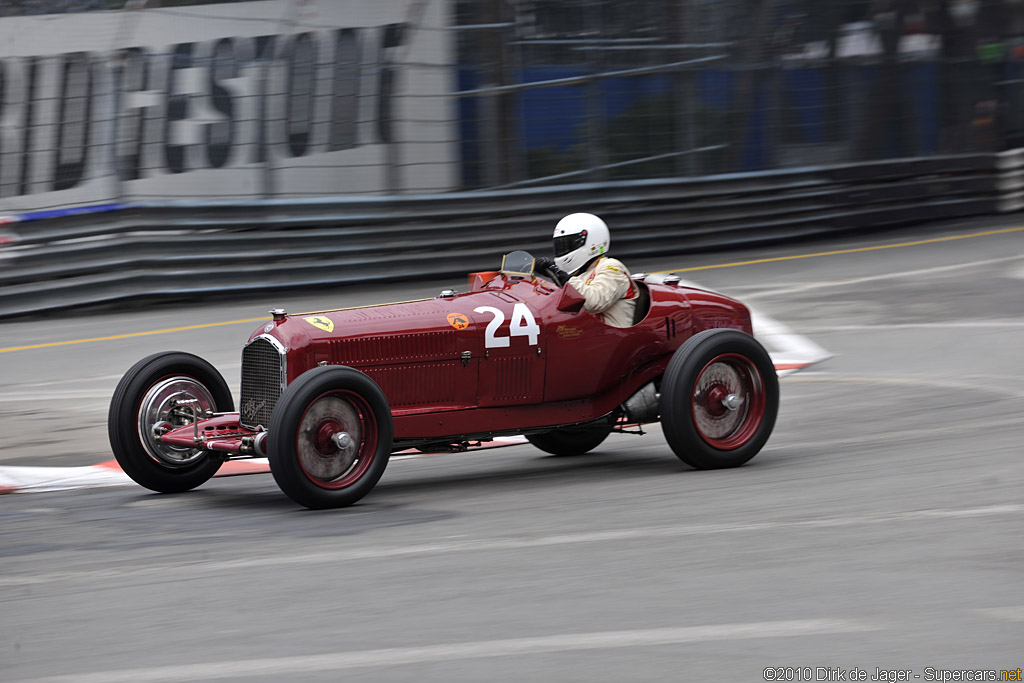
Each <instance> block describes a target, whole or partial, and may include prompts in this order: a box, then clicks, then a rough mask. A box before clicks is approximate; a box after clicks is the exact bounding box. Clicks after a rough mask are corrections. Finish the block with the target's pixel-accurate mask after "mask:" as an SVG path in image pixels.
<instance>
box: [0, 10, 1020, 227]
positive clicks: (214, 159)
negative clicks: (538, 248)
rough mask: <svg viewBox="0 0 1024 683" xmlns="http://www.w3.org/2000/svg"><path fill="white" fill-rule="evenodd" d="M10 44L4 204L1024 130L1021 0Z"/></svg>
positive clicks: (382, 21)
mask: <svg viewBox="0 0 1024 683" xmlns="http://www.w3.org/2000/svg"><path fill="white" fill-rule="evenodd" d="M60 12H65V13H73V16H72V14H67V15H65V16H60V15H59V13H60ZM0 35H2V36H3V37H4V40H3V41H0V213H7V214H12V213H18V212H24V211H33V210H40V209H52V208H60V207H73V206H82V205H88V204H96V203H102V202H108V203H111V202H112V203H117V202H134V201H145V200H160V199H202V198H205V199H210V198H223V199H226V200H233V199H247V198H296V197H313V196H337V195H375V194H384V195H387V194H406V195H408V194H432V193H439V192H449V191H459V190H473V189H498V188H515V187H534V186H540V185H552V184H566V183H574V182H583V181H586V182H604V181H616V180H628V179H643V178H666V177H693V176H706V175H713V174H723V173H735V172H747V171H761V170H768V169H778V168H792V167H801V166H811V165H820V164H832V163H843V162H859V161H867V160H878V159H886V158H904V157H922V156H924V157H927V156H934V155H940V154H963V153H976V152H993V151H1000V150H1004V149H1009V148H1015V147H1020V146H1024V2H1022V1H1021V0H836V1H835V2H818V1H816V0H799V1H798V0H557V1H556V0H395V1H394V2H385V3H381V2H371V1H369V0H350V1H347V2H336V1H335V0H269V1H266V2H220V3H203V2H194V1H192V2H190V1H188V0H128V1H125V0H63V1H61V0H49V1H47V0H22V1H17V2H16V1H12V2H7V3H4V4H3V6H2V10H0Z"/></svg>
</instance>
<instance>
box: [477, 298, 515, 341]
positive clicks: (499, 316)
mask: <svg viewBox="0 0 1024 683" xmlns="http://www.w3.org/2000/svg"><path fill="white" fill-rule="evenodd" d="M473 312H474V313H490V314H491V315H493V316H494V317H493V318H491V322H489V323H487V331H486V332H484V346H486V347H487V348H489V349H493V348H505V347H506V346H508V345H509V341H510V340H509V338H508V337H499V336H498V335H497V332H498V328H499V327H501V324H502V323H503V322H505V314H504V313H502V312H501V309H498V308H494V307H493V306H480V307H479V308H474V309H473Z"/></svg>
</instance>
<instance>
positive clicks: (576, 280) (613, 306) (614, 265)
mask: <svg viewBox="0 0 1024 683" xmlns="http://www.w3.org/2000/svg"><path fill="white" fill-rule="evenodd" d="M569 284H570V285H572V286H573V287H575V288H576V289H577V290H579V293H580V294H582V295H583V298H584V299H586V303H584V304H583V310H585V311H586V312H588V313H594V314H597V315H600V316H601V317H602V318H603V319H604V322H605V323H606V324H608V325H611V326H612V327H630V326H631V325H632V324H633V311H635V310H636V299H637V297H638V296H639V292H637V288H636V285H634V284H633V278H632V277H630V275H629V271H628V270H626V266H624V265H622V262H621V261H619V260H617V259H613V258H608V257H607V256H601V257H600V258H598V259H597V260H596V261H594V262H593V263H591V264H590V266H589V267H588V268H587V269H586V270H585V271H583V272H582V273H580V274H579V275H576V276H574V277H571V278H569Z"/></svg>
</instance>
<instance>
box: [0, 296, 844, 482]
mask: <svg viewBox="0 0 1024 683" xmlns="http://www.w3.org/2000/svg"><path fill="white" fill-rule="evenodd" d="M751 318H752V323H753V326H754V336H755V337H756V338H757V339H758V340H759V341H760V342H761V343H762V344H763V345H764V347H765V348H766V349H767V350H768V353H769V355H770V356H771V358H772V361H773V362H774V363H775V370H776V372H777V373H778V375H779V377H784V376H786V375H789V374H792V373H794V372H797V371H799V370H803V369H804V368H807V367H809V366H811V365H814V364H816V363H820V362H821V361H823V360H826V359H827V358H830V357H831V355H830V354H829V353H828V352H827V351H825V349H823V348H821V347H820V346H818V345H817V344H815V343H814V342H813V341H811V340H810V339H808V338H807V337H804V336H802V335H799V334H797V333H795V332H793V331H792V330H791V329H789V328H788V327H786V326H785V325H783V324H782V323H780V322H779V321H777V320H774V319H772V318H769V317H768V316H766V315H762V314H760V313H759V312H757V311H755V310H753V309H751ZM522 443H526V438H525V437H522V436H511V437H498V438H496V439H495V440H494V441H488V442H485V443H482V444H480V445H479V446H475V447H473V448H470V449H469V450H472V451H477V450H483V449H488V448H502V447H504V446H513V445H515V444H522ZM430 455H434V454H431V453H421V452H419V451H402V452H401V453H396V454H395V455H393V456H391V460H408V459H411V458H423V457H427V456H430ZM269 472H270V464H269V463H268V462H267V460H266V459H262V458H253V459H251V460H231V461H228V462H226V463H224V464H223V465H221V468H220V469H219V470H218V471H217V474H215V475H214V476H216V477H234V476H239V475H244V474H267V473H269ZM134 483H135V482H133V481H132V480H131V479H130V478H129V477H128V475H127V474H125V473H124V472H122V471H121V468H120V467H119V466H118V464H117V461H115V460H109V461H107V462H102V463H100V464H98V465H89V466H86V467H17V466H0V495H2V494H5V493H33V492H41V491H68V490H72V489H84V488H97V487H101V486H124V485H127V484H134Z"/></svg>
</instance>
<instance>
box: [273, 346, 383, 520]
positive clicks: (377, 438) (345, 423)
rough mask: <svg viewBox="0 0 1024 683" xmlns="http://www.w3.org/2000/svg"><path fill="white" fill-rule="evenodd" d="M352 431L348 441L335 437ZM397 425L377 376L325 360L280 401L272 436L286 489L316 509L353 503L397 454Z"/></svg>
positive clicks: (277, 472)
mask: <svg viewBox="0 0 1024 683" xmlns="http://www.w3.org/2000/svg"><path fill="white" fill-rule="evenodd" d="M342 433H344V434H346V435H348V443H349V445H348V446H345V447H342V446H339V445H337V443H336V442H334V441H331V440H330V439H331V437H332V436H334V435H337V434H342ZM393 436H394V424H393V421H392V419H391V408H390V407H389V406H388V401H387V398H386V397H385V396H384V392H383V391H381V389H380V387H379V386H377V383H376V382H374V381H373V380H372V379H370V378H369V377H367V376H366V375H364V374H363V373H361V372H359V371H358V370H354V369H352V368H348V367H343V366H325V367H317V368H313V369H312V370H309V371H308V372H305V373H303V374H302V375H301V376H300V377H299V378H298V379H296V380H295V381H294V382H292V383H291V384H290V385H289V386H288V388H287V389H285V391H284V393H283V394H282V395H281V398H280V400H279V401H278V402H277V405H276V406H275V407H274V412H273V414H272V416H271V418H270V432H269V436H268V437H267V451H268V453H267V455H268V457H269V459H270V471H271V472H272V473H273V475H274V480H275V481H276V482H277V485H278V486H280V487H281V490H282V491H284V493H285V494H286V495H287V496H288V497H289V498H291V499H292V500H293V501H295V502H296V503H298V504H299V505H304V506H305V507H307V508H310V509H313V510H321V509H326V508H340V507H345V506H347V505H352V504H353V503H355V502H356V501H358V500H359V499H360V498H362V497H363V496H365V495H366V494H367V493H369V492H370V491H371V490H372V489H373V487H374V486H375V485H376V484H377V481H378V480H380V478H381V475H383V474H384V470H385V468H387V466H388V459H389V458H390V457H391V444H392V439H393Z"/></svg>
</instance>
